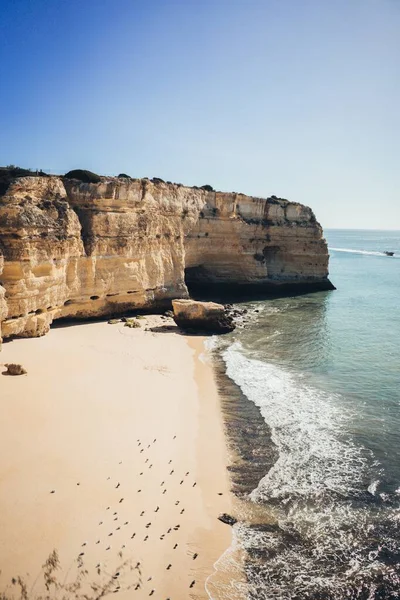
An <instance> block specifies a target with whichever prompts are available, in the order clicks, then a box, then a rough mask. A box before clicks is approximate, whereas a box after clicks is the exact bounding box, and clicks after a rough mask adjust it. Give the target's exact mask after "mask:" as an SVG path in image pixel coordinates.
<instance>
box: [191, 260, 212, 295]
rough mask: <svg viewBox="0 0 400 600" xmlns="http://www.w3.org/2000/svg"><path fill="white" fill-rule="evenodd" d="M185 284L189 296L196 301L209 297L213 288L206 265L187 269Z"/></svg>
mask: <svg viewBox="0 0 400 600" xmlns="http://www.w3.org/2000/svg"><path fill="white" fill-rule="evenodd" d="M185 283H186V287H187V289H188V292H189V296H190V297H191V298H193V299H194V300H201V299H202V298H206V297H209V292H210V288H212V287H213V286H212V282H211V280H210V274H209V273H208V272H207V269H206V268H205V267H204V265H197V266H195V267H187V268H186V269H185Z"/></svg>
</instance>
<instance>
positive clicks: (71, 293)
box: [0, 177, 332, 337]
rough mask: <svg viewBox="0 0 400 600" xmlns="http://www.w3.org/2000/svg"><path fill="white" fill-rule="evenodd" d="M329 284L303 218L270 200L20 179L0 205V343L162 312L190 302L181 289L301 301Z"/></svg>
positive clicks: (124, 184) (129, 183) (323, 252)
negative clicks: (53, 328)
mask: <svg viewBox="0 0 400 600" xmlns="http://www.w3.org/2000/svg"><path fill="white" fill-rule="evenodd" d="M1 256H2V257H3V258H1ZM1 270H2V272H1ZM327 276H328V252H327V246H326V242H325V240H324V239H323V237H322V230H321V227H320V225H319V224H318V223H317V222H316V220H315V217H314V215H313V213H312V211H311V209H309V208H307V207H305V206H302V205H299V204H293V203H290V202H287V201H285V200H279V199H277V198H271V199H268V200H263V199H259V198H251V197H249V196H244V195H241V194H224V193H221V192H213V191H208V190H204V189H195V188H188V187H184V186H181V185H176V184H165V183H164V182H162V181H160V180H158V181H154V182H150V181H149V180H133V179H126V178H102V179H101V181H100V183H82V182H79V181H77V180H71V179H61V178H59V177H21V178H19V179H16V180H14V181H13V182H12V183H11V184H10V185H9V187H8V189H7V190H6V191H5V193H4V195H3V196H0V325H1V330H0V331H1V334H2V335H3V337H8V336H13V335H15V336H26V337H28V336H38V335H43V334H44V333H46V332H47V331H48V329H49V327H50V324H51V323H52V321H53V320H54V319H59V318H63V317H73V318H87V317H90V316H97V315H113V314H116V313H122V312H125V311H126V310H132V309H141V308H149V309H150V308H151V309H161V308H163V307H169V306H170V302H171V300H172V299H173V298H187V297H188V290H187V287H186V284H187V283H188V282H189V284H193V285H198V286H203V289H204V288H209V289H211V290H212V291H213V290H215V289H217V287H218V286H225V287H228V288H232V289H233V288H234V289H238V288H240V287H243V286H244V287H246V286H250V287H251V288H254V289H255V288H257V289H262V288H265V289H272V288H276V287H277V286H282V285H292V286H303V287H304V289H305V290H307V291H311V290H312V289H332V285H331V284H330V282H329V280H328V279H327ZM4 290H5V291H4Z"/></svg>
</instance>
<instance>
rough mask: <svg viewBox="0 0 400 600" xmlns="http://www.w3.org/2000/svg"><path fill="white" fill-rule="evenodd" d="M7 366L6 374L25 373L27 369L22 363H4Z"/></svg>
mask: <svg viewBox="0 0 400 600" xmlns="http://www.w3.org/2000/svg"><path fill="white" fill-rule="evenodd" d="M4 366H5V367H6V368H7V371H6V374H7V375H26V373H27V370H26V369H24V367H23V366H22V365H18V364H16V363H8V364H6V365H4Z"/></svg>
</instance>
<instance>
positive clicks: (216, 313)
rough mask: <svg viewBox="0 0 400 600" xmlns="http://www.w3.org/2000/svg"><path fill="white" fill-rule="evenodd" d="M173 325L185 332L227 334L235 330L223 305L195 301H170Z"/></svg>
mask: <svg viewBox="0 0 400 600" xmlns="http://www.w3.org/2000/svg"><path fill="white" fill-rule="evenodd" d="M172 307H173V309H174V321H175V323H176V324H177V325H178V326H179V327H181V328H182V329H185V330H187V331H204V332H207V333H229V332H230V331H233V330H234V329H235V325H234V323H233V318H232V317H231V316H230V315H228V313H227V311H226V310H225V307H224V305H223V304H217V303H216V302H196V301H195V300H172Z"/></svg>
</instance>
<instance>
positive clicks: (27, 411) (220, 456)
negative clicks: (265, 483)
mask: <svg viewBox="0 0 400 600" xmlns="http://www.w3.org/2000/svg"><path fill="white" fill-rule="evenodd" d="M140 322H141V328H140V329H129V328H127V327H124V324H123V323H118V324H116V325H109V324H107V323H106V322H92V323H85V324H73V325H71V326H64V327H57V328H54V329H52V330H51V331H50V333H49V334H48V335H46V336H44V337H42V338H35V339H18V340H14V341H12V342H9V343H5V344H4V345H3V349H2V352H1V354H0V362H1V363H8V362H17V363H21V364H22V365H23V366H24V367H25V368H26V369H27V371H28V374H27V375H24V376H21V377H7V376H0V411H1V418H0V452H1V467H0V479H1V486H0V506H1V511H0V532H1V533H0V569H1V576H0V584H1V588H0V589H1V590H2V591H3V590H6V589H7V586H8V592H9V593H10V594H11V593H12V592H13V591H14V592H15V591H16V590H15V588H13V586H12V584H11V583H10V582H11V578H12V577H16V576H18V575H21V576H26V574H29V575H28V576H27V577H26V580H27V582H28V590H29V591H30V593H31V594H32V597H34V596H35V595H36V594H38V593H39V592H40V591H41V590H42V589H43V585H42V583H41V581H42V579H41V577H40V576H39V575H40V573H41V565H42V564H43V563H44V561H45V560H46V558H47V557H48V555H49V554H50V553H51V551H52V550H53V549H56V550H57V552H58V554H59V558H60V562H61V568H60V569H58V570H57V580H58V581H60V582H62V583H63V584H64V585H67V584H69V583H71V582H73V581H74V580H75V579H76V578H77V577H79V574H81V575H82V573H83V572H84V577H83V576H82V577H83V578H82V588H81V589H82V590H84V589H87V588H88V586H89V584H90V583H92V582H95V583H96V584H98V585H102V584H104V582H105V581H110V580H112V583H111V584H110V591H111V592H115V591H118V593H119V597H122V598H147V597H149V596H153V597H154V598H157V599H164V600H166V599H167V598H170V599H171V600H172V599H184V598H191V597H192V598H199V599H200V598H207V597H208V594H207V593H206V591H205V583H206V580H207V579H208V580H209V581H208V584H207V585H208V586H210V587H209V589H211V588H212V574H213V573H214V567H213V565H214V563H215V561H216V560H217V559H218V558H219V557H220V556H221V554H223V552H224V551H225V550H226V549H227V548H228V547H229V545H230V542H231V528H230V527H229V526H227V525H225V524H223V523H221V522H220V521H218V519H217V517H218V515H219V514H220V513H222V512H228V513H229V512H230V511H231V509H232V498H231V494H230V492H229V480H228V473H227V470H226V464H227V451H226V446H225V440H224V432H223V424H222V417H221V413H220V407H219V398H218V395H217V389H216V384H215V381H214V374H213V370H212V367H211V365H210V364H209V363H208V362H207V361H206V360H202V359H201V355H202V354H203V353H204V344H203V338H201V337H188V336H183V335H180V334H179V331H178V329H177V328H176V327H175V326H174V324H173V322H172V320H166V319H163V318H162V317H160V316H148V317H145V318H143V319H142V320H141V321H140ZM146 328H147V329H149V330H148V331H145V329H146ZM150 328H155V330H154V331H151V329H150ZM1 370H4V369H3V368H2V369H1ZM79 555H81V556H79ZM125 562H126V564H125V566H123V567H122V568H120V569H119V568H118V567H119V566H120V565H123V564H124V563H125ZM138 563H140V564H138ZM132 568H133V570H131V569H132ZM86 571H87V573H86ZM116 573H119V575H116ZM38 576H39V578H38ZM113 576H114V577H115V579H112V577H113ZM210 576H211V578H210ZM32 586H33V588H32ZM31 590H32V591H31ZM92 596H93V597H96V594H95V593H92Z"/></svg>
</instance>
